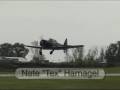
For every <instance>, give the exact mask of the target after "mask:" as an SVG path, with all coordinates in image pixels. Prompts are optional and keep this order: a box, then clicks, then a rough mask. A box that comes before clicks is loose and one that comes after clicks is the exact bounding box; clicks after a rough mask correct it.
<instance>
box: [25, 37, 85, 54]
mask: <svg viewBox="0 0 120 90" xmlns="http://www.w3.org/2000/svg"><path fill="white" fill-rule="evenodd" d="M83 46H84V45H68V42H67V38H66V39H65V41H64V44H60V43H58V42H57V41H56V40H54V39H49V40H44V39H43V40H41V41H40V46H29V45H26V47H31V48H38V49H40V51H39V54H40V55H42V49H44V50H51V51H50V54H52V53H53V52H54V50H64V53H67V50H68V49H70V48H79V47H83Z"/></svg>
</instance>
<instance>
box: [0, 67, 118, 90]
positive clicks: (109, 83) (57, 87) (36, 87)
mask: <svg viewBox="0 0 120 90" xmlns="http://www.w3.org/2000/svg"><path fill="white" fill-rule="evenodd" d="M105 71H106V73H118V72H120V67H113V68H105ZM0 90H120V77H105V78H104V79H102V80H40V79H39V80H18V79H16V78H15V77H0Z"/></svg>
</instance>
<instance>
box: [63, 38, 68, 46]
mask: <svg viewBox="0 0 120 90" xmlns="http://www.w3.org/2000/svg"><path fill="white" fill-rule="evenodd" d="M67 44H68V42H67V38H66V39H65V42H64V46H67Z"/></svg>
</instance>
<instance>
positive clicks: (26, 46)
mask: <svg viewBox="0 0 120 90" xmlns="http://www.w3.org/2000/svg"><path fill="white" fill-rule="evenodd" d="M25 47H31V48H42V47H39V46H29V45H25Z"/></svg>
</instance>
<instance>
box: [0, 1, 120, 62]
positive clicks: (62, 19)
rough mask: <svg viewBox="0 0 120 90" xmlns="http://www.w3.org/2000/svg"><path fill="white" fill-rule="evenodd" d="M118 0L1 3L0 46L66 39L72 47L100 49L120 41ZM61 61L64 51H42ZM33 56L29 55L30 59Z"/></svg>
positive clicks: (119, 7) (48, 57) (53, 59)
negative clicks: (83, 46) (50, 52)
mask: <svg viewBox="0 0 120 90" xmlns="http://www.w3.org/2000/svg"><path fill="white" fill-rule="evenodd" d="M119 10H120V2H119V1H114V2H113V1H0V43H5V42H9V43H15V42H20V43H24V44H26V45H31V42H33V41H34V40H40V38H41V37H43V38H44V39H49V38H54V39H56V40H57V41H58V42H60V43H64V40H65V39H66V38H68V43H69V44H72V45H79V44H80V45H81V44H82V45H85V48H90V47H93V46H98V47H103V46H107V45H109V44H110V43H115V42H117V41H119V40H120V12H119ZM43 53H45V55H46V57H47V59H49V60H51V61H56V60H57V61H64V53H63V51H55V52H54V53H53V55H49V51H43ZM31 56H32V55H31V54H29V57H31Z"/></svg>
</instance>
